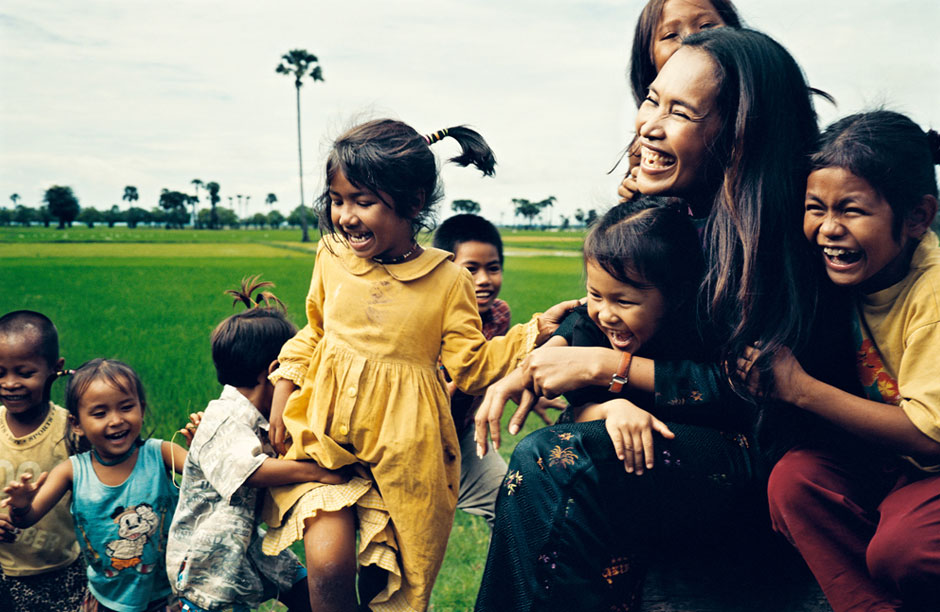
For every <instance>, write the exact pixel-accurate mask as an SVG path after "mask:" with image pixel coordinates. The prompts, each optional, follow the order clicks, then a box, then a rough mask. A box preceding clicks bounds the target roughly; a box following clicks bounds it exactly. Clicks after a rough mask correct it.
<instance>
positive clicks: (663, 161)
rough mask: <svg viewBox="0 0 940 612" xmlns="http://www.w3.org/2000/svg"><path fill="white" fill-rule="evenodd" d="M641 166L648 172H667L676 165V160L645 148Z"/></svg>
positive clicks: (642, 152) (642, 153)
mask: <svg viewBox="0 0 940 612" xmlns="http://www.w3.org/2000/svg"><path fill="white" fill-rule="evenodd" d="M640 164H641V165H642V166H643V168H644V169H647V170H666V169H668V168H671V167H673V166H674V165H676V158H675V157H673V156H672V155H668V154H666V153H663V152H661V151H653V150H652V149H648V148H646V147H643V148H642V150H641V156H640Z"/></svg>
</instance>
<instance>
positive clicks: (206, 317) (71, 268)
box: [0, 227, 584, 611]
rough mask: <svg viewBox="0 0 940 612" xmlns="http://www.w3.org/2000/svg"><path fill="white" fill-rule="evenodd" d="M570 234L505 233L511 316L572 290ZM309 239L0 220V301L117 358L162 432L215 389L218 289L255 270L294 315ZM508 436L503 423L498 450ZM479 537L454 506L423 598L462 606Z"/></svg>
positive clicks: (478, 564)
mask: <svg viewBox="0 0 940 612" xmlns="http://www.w3.org/2000/svg"><path fill="white" fill-rule="evenodd" d="M316 235H317V234H316V231H315V230H314V231H312V232H311V236H314V237H315V236H316ZM581 238H582V234H581V233H580V232H570V233H557V232H523V231H518V232H507V233H505V234H504V240H505V249H506V266H505V273H504V281H503V289H502V292H501V295H500V296H501V297H502V298H503V299H505V300H506V301H507V302H509V304H510V306H511V307H512V309H513V322H514V323H519V322H524V321H525V320H528V318H529V315H530V314H531V313H532V312H534V311H541V310H544V309H545V308H547V307H548V306H550V305H552V304H554V303H556V302H558V301H560V300H562V299H567V298H572V297H578V296H580V295H583V293H584V288H583V280H582V273H581V259H580V257H579V256H578V255H579V253H578V251H579V249H580V245H581ZM314 250H315V245H314V244H303V243H300V242H299V232H298V231H287V230H262V231H255V230H231V231H219V232H210V231H205V230H174V231H167V230H162V229H149V228H137V229H127V228H118V227H115V228H106V227H99V228H91V229H89V228H79V227H75V228H69V229H65V230H56V229H54V228H39V227H29V228H0V284H2V286H3V287H4V292H3V296H2V298H0V313H3V312H9V311H11V310H17V309H21V308H27V309H31V310H38V311H40V312H42V313H44V314H46V315H48V316H49V317H50V318H51V319H52V320H53V321H54V322H55V323H56V325H57V327H58V328H59V334H60V342H61V354H62V356H63V357H65V359H66V365H67V367H73V368H74V367H77V366H78V365H80V364H81V363H83V362H84V361H86V360H88V359H92V358H94V357H112V358H117V359H121V360H123V361H126V362H128V363H129V364H130V365H131V366H133V367H134V368H135V369H136V370H137V372H138V373H139V374H140V376H141V378H142V379H143V382H144V386H145V388H146V391H147V394H148V397H147V400H148V404H149V408H148V415H147V420H146V425H145V433H149V435H151V436H154V437H158V438H164V439H168V438H169V437H170V436H171V435H172V433H173V431H174V430H175V429H177V428H178V427H180V426H181V425H182V424H184V423H185V422H186V419H187V415H188V414H189V413H190V412H193V411H197V410H200V409H202V408H203V407H204V406H205V404H206V403H207V402H208V401H209V400H211V399H213V398H215V397H217V396H218V393H219V390H220V387H219V384H218V383H217V382H216V380H215V373H214V369H213V367H212V360H211V355H210V352H209V334H210V332H211V331H212V329H213V327H214V326H215V325H216V323H218V322H219V321H220V320H221V319H223V318H225V317H226V316H228V315H229V314H231V313H232V312H233V310H232V301H231V298H229V297H226V296H224V295H223V291H224V290H226V289H233V288H236V287H237V286H238V284H239V282H240V280H241V279H242V278H243V277H245V276H249V275H254V274H261V275H262V277H263V279H264V280H268V281H272V282H274V283H275V284H276V287H275V289H274V292H275V293H276V294H277V295H278V296H279V297H280V298H281V299H282V300H283V301H284V302H285V304H287V307H288V312H289V314H290V316H291V318H292V319H293V320H294V321H295V322H296V323H297V324H298V325H303V324H304V322H305V321H304V312H303V303H304V297H305V295H306V291H307V286H308V284H309V280H310V273H311V270H312V269H313V260H314V256H313V253H314ZM63 389H64V385H63V384H62V383H61V382H60V383H57V384H56V385H55V387H54V389H53V399H54V400H55V401H57V402H59V403H61V401H62V396H63ZM534 420H537V419H533V421H534ZM536 426H537V424H536V423H534V422H532V423H529V424H528V425H527V430H530V429H532V428H534V427H536ZM515 442H516V439H514V438H512V437H511V436H508V434H506V435H505V437H504V445H503V448H502V449H501V452H502V453H503V454H504V455H505V456H506V457H507V458H508V456H509V453H510V452H511V449H512V447H513V446H514V445H515ZM488 539H489V529H488V528H487V526H486V524H485V522H484V521H483V519H481V518H478V517H471V516H469V515H467V514H464V513H462V512H459V511H458V512H457V517H456V519H455V522H454V528H453V532H452V534H451V539H450V541H449V544H448V550H447V557H446V559H445V562H444V567H443V569H442V571H441V574H440V576H439V578H438V581H437V583H436V586H435V589H434V594H433V597H432V609H433V610H437V611H444V610H447V611H450V610H455V611H457V610H470V609H472V607H473V601H474V598H475V595H476V590H477V588H478V586H479V581H480V576H481V574H482V571H483V565H484V562H485V559H486V548H487V545H488Z"/></svg>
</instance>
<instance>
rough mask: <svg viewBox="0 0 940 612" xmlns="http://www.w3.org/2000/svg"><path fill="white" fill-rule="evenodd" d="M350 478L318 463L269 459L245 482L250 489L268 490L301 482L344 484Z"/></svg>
mask: <svg viewBox="0 0 940 612" xmlns="http://www.w3.org/2000/svg"><path fill="white" fill-rule="evenodd" d="M348 480H349V478H348V477H347V476H346V475H345V474H344V473H343V472H342V471H334V470H327V469H325V468H322V467H320V465H319V464H317V462H316V461H292V460H290V459H275V458H273V457H268V458H267V459H265V460H264V462H263V463H262V464H261V465H260V466H258V469H256V470H255V471H254V472H253V473H252V474H251V476H249V477H248V478H247V479H246V480H245V484H246V485H248V486H249V487H257V488H266V487H275V486H278V485H287V484H295V483H299V482H322V483H326V484H343V483H344V482H347V481H348Z"/></svg>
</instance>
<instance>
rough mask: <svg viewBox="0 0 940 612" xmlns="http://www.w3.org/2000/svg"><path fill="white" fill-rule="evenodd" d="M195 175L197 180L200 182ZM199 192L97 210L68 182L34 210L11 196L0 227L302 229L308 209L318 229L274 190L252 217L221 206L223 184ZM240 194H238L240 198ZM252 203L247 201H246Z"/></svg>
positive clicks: (132, 195) (129, 197) (129, 198)
mask: <svg viewBox="0 0 940 612" xmlns="http://www.w3.org/2000/svg"><path fill="white" fill-rule="evenodd" d="M196 181H198V179H196V180H195V181H193V184H194V185H195V184H196ZM198 183H199V184H198V185H197V190H196V195H191V194H188V193H184V192H181V191H171V190H169V189H164V190H163V191H162V192H161V193H160V199H159V201H158V204H159V205H158V206H154V207H153V208H151V209H150V210H147V209H145V208H141V207H139V206H131V207H130V208H129V209H127V210H121V209H120V208H119V207H118V205H117V204H114V205H113V206H111V207H110V208H108V209H105V210H98V209H96V208H95V207H92V206H85V207H83V206H81V205H80V204H79V201H78V198H77V197H76V196H75V194H74V192H73V191H72V188H71V187H67V186H63V185H53V186H52V187H50V188H49V189H47V190H46V192H45V194H44V196H43V203H44V205H43V206H40V207H38V208H30V207H28V206H25V205H24V204H20V203H19V202H20V200H22V198H21V197H20V195H19V194H18V193H14V194H11V195H10V201H11V202H12V203H13V208H6V207H0V226H12V225H19V226H23V227H26V226H30V225H41V226H45V227H49V226H50V225H51V224H52V223H56V224H57V227H59V228H65V227H72V224H73V223H76V222H77V223H80V224H83V225H87V226H88V227H94V226H96V225H107V226H108V227H114V226H115V225H117V224H122V225H126V226H127V227H131V228H135V227H138V226H149V227H165V228H167V229H174V228H183V227H187V226H188V227H192V228H196V229H213V228H223V227H228V228H238V227H256V228H259V229H260V228H264V227H270V228H279V227H283V226H284V225H285V224H286V225H287V226H289V227H301V226H302V222H301V221H302V219H303V217H301V214H302V212H303V213H305V217H306V221H307V225H308V226H313V227H317V218H316V215H315V214H314V212H313V211H312V210H310V208H309V207H301V206H298V207H296V208H295V209H294V210H293V211H291V213H290V214H289V215H287V216H286V217H285V216H284V215H283V213H281V212H280V211H278V210H274V208H273V205H274V203H275V202H277V196H276V195H274V194H273V193H269V194H268V196H267V198H265V203H266V204H267V205H268V206H269V207H271V210H270V211H268V212H267V213H261V212H258V213H255V214H253V215H248V214H246V215H244V216H242V217H239V216H238V215H237V214H236V213H235V211H234V210H232V209H231V208H226V207H223V206H218V203H219V202H220V201H221V197H219V184H218V183H215V182H209V183H205V184H203V183H202V181H198ZM199 187H202V188H204V189H205V190H206V192H207V194H208V197H209V202H210V207H209V208H203V209H198V208H197V204H198V202H199V196H198V193H199V192H198V188H199ZM240 198H241V196H239V199H240ZM121 199H122V200H124V201H126V202H127V203H128V204H133V203H135V202H137V201H138V200H139V199H140V196H139V194H138V193H137V188H136V187H134V186H132V185H128V186H127V187H125V188H124V195H123V196H122V198H121ZM246 202H247V200H246Z"/></svg>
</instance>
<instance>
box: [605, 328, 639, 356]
mask: <svg viewBox="0 0 940 612" xmlns="http://www.w3.org/2000/svg"><path fill="white" fill-rule="evenodd" d="M604 331H605V332H606V333H607V337H608V338H609V339H610V345H611V346H612V347H614V348H615V349H617V350H620V351H625V350H627V349H628V348H629V347H630V345H631V344H632V343H633V341H634V339H635V338H636V336H634V335H633V334H631V333H630V332H624V331H619V330H613V329H607V330H604Z"/></svg>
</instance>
